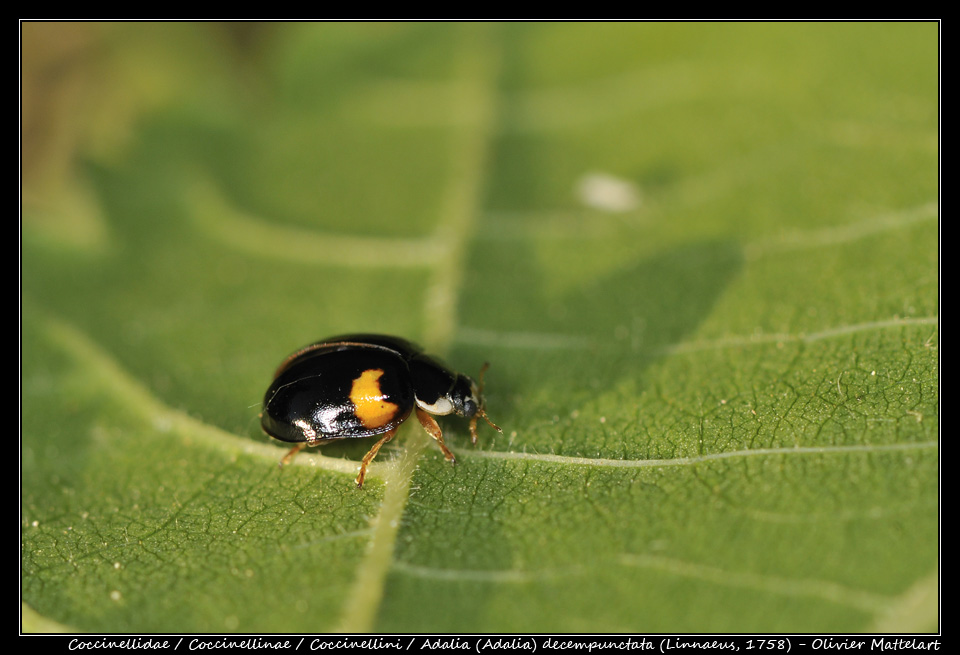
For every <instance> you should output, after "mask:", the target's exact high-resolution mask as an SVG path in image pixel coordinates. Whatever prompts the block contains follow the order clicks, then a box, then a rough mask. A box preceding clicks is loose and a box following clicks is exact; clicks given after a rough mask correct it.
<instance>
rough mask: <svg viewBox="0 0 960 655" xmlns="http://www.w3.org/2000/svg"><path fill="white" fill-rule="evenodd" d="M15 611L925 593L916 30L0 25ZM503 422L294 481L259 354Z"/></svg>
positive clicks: (934, 178) (90, 618)
mask: <svg viewBox="0 0 960 655" xmlns="http://www.w3.org/2000/svg"><path fill="white" fill-rule="evenodd" d="M21 36H22V42H21V46H22V86H21V88H22V95H21V107H22V169H21V170H22V200H23V214H22V220H21V275H22V277H21V311H22V313H21V318H22V322H21V325H22V333H21V483H22V494H21V571H22V574H21V598H22V601H23V622H22V627H23V629H24V630H26V631H36V630H58V629H59V630H79V631H110V632H126V631H135V632H139V631H165V632H169V631H174V632H179V631H186V632H191V631H204V632H273V631H292V632H325V631H333V630H343V631H358V632H365V631H400V632H429V631H444V632H446V631H454V632H456V631H470V632H487V631H588V632H589V631H630V632H674V631H685V632H700V631H716V632H724V631H734V632H755V631H761V632H762V631H791V632H805V631H829V632H850V631H908V632H918V631H919V632H923V631H935V630H938V629H939V626H938V623H937V617H938V596H937V594H938V581H939V569H938V561H939V550H938V540H939V535H938V513H939V500H938V486H939V479H938V470H939V463H938V457H939V450H938V442H937V439H938V412H939V397H938V390H939V378H938V348H937V346H938V338H939V334H938V312H939V309H938V284H939V277H938V268H939V262H938V217H939V215H938V204H937V202H938V157H939V153H938V147H939V136H938V102H939V101H938V38H939V25H938V24H936V23H774V24H768V23H683V24H674V23H627V24H603V23H591V24H582V23H550V24H541V23H514V24H493V23H472V24H452V23H430V24H420V23H389V24H374V23H364V24H350V23H333V24H322V23H269V24H262V23H227V24H219V23H202V24H189V23H151V24H139V23H109V24H98V23H67V24H58V23H22V24H21ZM348 331H379V332H386V333H390V334H396V335H400V336H405V337H407V338H410V339H413V340H415V341H419V342H420V343H423V344H424V345H425V346H426V347H427V348H428V349H429V350H431V351H432V352H435V353H437V354H439V355H441V356H442V357H444V358H445V359H446V360H447V361H448V362H449V363H451V365H453V366H454V367H455V368H457V369H458V370H461V371H463V372H465V373H468V374H475V373H476V372H477V371H478V370H479V368H480V366H481V364H482V363H483V362H484V361H489V362H490V363H491V368H490V370H489V372H488V375H487V398H488V411H489V414H490V415H491V417H492V418H493V420H494V421H496V422H497V423H499V424H500V425H501V426H502V427H503V428H504V433H503V434H502V435H500V434H496V433H495V432H493V431H492V430H490V429H487V428H485V427H483V428H481V439H480V443H479V444H478V445H477V446H476V447H473V446H471V445H470V440H469V435H468V433H467V431H466V426H465V425H464V422H463V421H458V420H446V421H444V422H443V426H444V429H445V434H446V435H447V443H448V444H449V445H450V446H451V448H452V449H453V450H454V452H456V454H457V458H458V464H457V466H456V467H455V468H452V467H450V466H449V465H447V464H445V462H444V460H443V457H442V455H441V453H440V452H439V450H438V449H437V448H436V447H435V446H434V445H433V444H432V443H430V439H429V437H427V436H426V435H425V434H424V433H423V431H422V430H421V429H420V428H419V426H416V425H408V426H406V427H405V428H404V429H403V430H402V431H401V437H400V438H398V439H396V440H394V442H392V443H391V444H390V445H389V446H388V447H387V448H384V450H383V451H382V452H381V454H380V456H379V457H378V458H377V461H376V462H375V464H374V466H373V467H372V468H371V473H370V476H369V477H368V483H367V485H366V486H365V487H364V489H363V490H362V491H357V490H356V489H354V488H353V485H352V479H353V476H354V474H355V471H356V468H357V465H358V461H359V459H360V457H362V455H363V453H364V452H366V450H367V448H369V445H370V444H369V443H367V442H365V441H364V442H363V443H359V444H350V443H348V444H341V443H337V444H331V445H330V446H327V447H324V448H323V449H321V451H320V452H319V453H316V452H314V453H313V454H306V453H304V454H302V455H300V457H299V458H298V460H297V462H296V465H294V466H290V467H286V468H285V469H283V470H282V471H281V470H280V469H279V468H278V466H277V462H278V460H279V459H280V457H281V456H282V455H283V453H284V452H285V448H283V447H282V446H281V445H279V444H276V443H271V442H270V440H269V439H267V438H266V437H265V436H263V435H262V433H261V432H260V429H259V420H258V414H259V408H260V401H261V397H262V394H263V392H264V390H265V389H266V387H267V385H268V383H269V382H270V375H271V373H272V371H273V369H274V367H275V366H276V365H277V364H278V363H279V362H280V361H281V360H282V359H283V357H285V356H286V355H287V354H288V353H289V352H290V351H292V350H294V349H295V348H297V347H299V346H301V345H304V344H306V343H310V342H312V341H315V340H317V339H320V338H323V337H326V336H329V335H332V334H337V333H343V332H348Z"/></svg>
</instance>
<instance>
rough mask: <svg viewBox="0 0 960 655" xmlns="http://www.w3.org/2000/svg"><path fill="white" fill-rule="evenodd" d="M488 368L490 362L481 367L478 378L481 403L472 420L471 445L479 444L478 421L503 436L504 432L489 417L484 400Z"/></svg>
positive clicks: (478, 394)
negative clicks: (484, 381)
mask: <svg viewBox="0 0 960 655" xmlns="http://www.w3.org/2000/svg"><path fill="white" fill-rule="evenodd" d="M488 368H490V362H484V363H483V366H481V367H480V376H479V377H478V378H477V396H478V400H479V401H480V406H479V407H478V408H477V413H476V414H474V415H473V418H471V419H470V441H471V443H477V420H478V419H481V418H482V419H483V420H484V421H486V422H487V425H489V426H490V427H491V428H493V429H494V430H496V431H497V432H499V433H501V434H503V430H501V429H500V427H499V426H498V425H497V424H496V423H494V422H493V421H491V420H490V418H489V417H488V416H487V410H486V403H485V401H484V398H483V375H484V373H486V372H487V369H488Z"/></svg>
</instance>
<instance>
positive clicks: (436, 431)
mask: <svg viewBox="0 0 960 655" xmlns="http://www.w3.org/2000/svg"><path fill="white" fill-rule="evenodd" d="M417 418H418V419H420V425H422V426H423V429H424V430H426V431H427V434H429V435H430V436H431V437H433V438H434V439H436V440H437V445H438V446H440V450H442V451H443V456H444V457H446V458H447V461H448V462H450V463H451V464H456V463H457V458H456V457H454V456H453V453H451V452H450V449H449V448H447V444H445V443H443V432H441V431H440V426H439V425H437V420H436V419H435V418H433V417H432V416H430V415H429V414H427V413H426V412H425V411H423V410H422V409H420V408H419V407H417Z"/></svg>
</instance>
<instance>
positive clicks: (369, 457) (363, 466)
mask: <svg viewBox="0 0 960 655" xmlns="http://www.w3.org/2000/svg"><path fill="white" fill-rule="evenodd" d="M397 427H399V426H397ZM396 433H397V428H393V429H392V430H390V431H389V432H386V433H384V435H383V436H382V437H380V440H379V441H377V443H375V444H373V447H372V448H371V449H370V452H368V453H367V454H366V455H364V456H363V461H362V462H360V472H359V473H358V474H357V481H356V482H357V489H360V488H361V487H363V479H364V478H365V477H366V476H367V466H369V465H370V462H372V461H373V458H374V457H376V456H377V453H378V452H380V446H382V445H383V444H385V443H387V442H388V441H390V440H391V439H393V435H395V434H396Z"/></svg>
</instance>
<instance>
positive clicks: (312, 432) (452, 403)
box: [260, 334, 503, 488]
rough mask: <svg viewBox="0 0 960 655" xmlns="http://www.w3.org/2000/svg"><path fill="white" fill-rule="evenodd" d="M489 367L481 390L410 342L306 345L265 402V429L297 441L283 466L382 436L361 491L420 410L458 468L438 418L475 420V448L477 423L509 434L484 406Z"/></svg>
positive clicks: (364, 339)
mask: <svg viewBox="0 0 960 655" xmlns="http://www.w3.org/2000/svg"><path fill="white" fill-rule="evenodd" d="M487 366H488V365H487V364H484V365H483V368H482V369H481V370H480V377H479V380H480V384H479V385H477V384H476V383H475V382H474V381H473V380H472V379H470V378H469V377H467V376H466V375H463V374H462V373H456V372H454V371H452V370H451V369H450V368H449V367H447V366H446V365H445V364H444V363H442V362H441V361H440V360H438V359H435V358H433V357H431V356H429V355H426V354H424V352H423V349H422V348H420V347H419V346H417V345H416V344H414V343H411V342H409V341H407V340H406V339H401V338H398V337H391V336H386V335H381V334H347V335H343V336H338V337H332V338H330V339H325V340H323V341H318V342H317V343H314V344H311V345H309V346H305V347H304V348H301V349H300V350H298V351H296V352H294V353H293V354H292V355H290V356H289V357H287V358H286V359H285V360H284V361H283V363H281V364H280V366H279V368H277V371H276V372H275V373H274V374H273V382H272V383H271V384H270V387H269V388H268V389H267V393H266V394H265V395H264V397H263V413H262V414H261V415H260V424H261V426H262V427H263V431H264V432H266V433H267V434H268V435H270V436H271V437H273V438H274V439H279V440H280V441H286V442H287V443H294V444H296V445H295V446H294V447H293V448H292V449H291V450H290V452H288V453H287V454H286V455H285V456H284V457H283V459H282V460H280V466H283V465H285V464H289V463H290V461H291V460H292V459H293V457H294V456H295V455H296V454H297V453H299V452H300V451H301V450H303V449H304V448H306V447H307V446H317V445H319V444H321V443H323V442H325V441H333V440H335V439H358V438H362V437H378V439H377V441H376V443H374V444H373V446H372V447H371V448H370V451H369V452H368V453H367V454H366V455H365V456H364V457H363V461H361V463H360V473H359V474H358V475H357V479H356V483H357V488H360V487H362V486H363V479H364V477H365V476H366V474H367V466H369V464H370V462H371V461H373V458H374V457H376V456H377V452H378V451H379V450H380V448H381V446H383V444H385V443H387V442H388V441H390V439H392V438H393V435H395V434H396V432H397V429H399V427H400V424H401V423H403V422H404V421H405V420H406V419H407V417H408V416H410V413H411V412H412V411H416V414H417V418H418V419H419V420H420V424H421V425H422V426H423V428H424V429H425V430H426V431H427V433H428V434H429V435H430V436H431V437H433V438H434V439H436V441H437V445H439V446H440V450H442V451H443V455H444V457H446V459H447V461H448V462H450V463H451V464H455V463H456V458H455V457H454V456H453V453H452V452H450V450H449V449H448V448H447V446H446V444H445V443H444V442H443V433H442V432H441V430H440V426H439V425H438V424H437V421H436V419H434V418H433V417H434V416H445V415H447V414H457V415H459V416H463V417H466V418H469V419H470V436H471V441H472V442H473V443H477V421H478V419H481V418H482V419H483V420H485V421H486V422H487V423H489V424H490V426H491V427H493V428H494V429H496V430H497V431H499V432H503V430H501V429H500V428H498V427H497V426H496V425H494V424H493V423H492V422H491V421H490V419H489V418H487V413H486V411H485V409H484V401H483V395H482V392H483V374H484V372H485V371H486V369H487Z"/></svg>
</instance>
